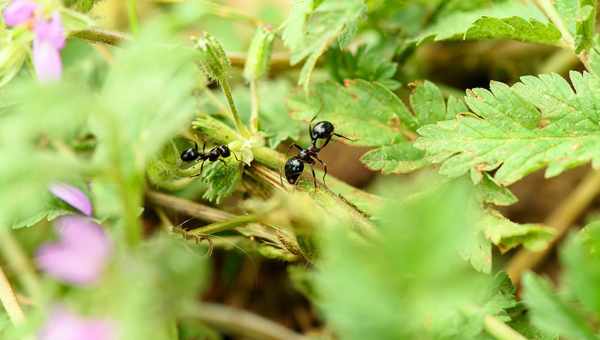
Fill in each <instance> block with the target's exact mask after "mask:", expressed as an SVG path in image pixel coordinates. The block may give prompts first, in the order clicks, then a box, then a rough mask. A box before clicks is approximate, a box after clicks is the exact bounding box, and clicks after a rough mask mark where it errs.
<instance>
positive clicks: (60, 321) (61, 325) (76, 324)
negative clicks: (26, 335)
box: [38, 306, 116, 340]
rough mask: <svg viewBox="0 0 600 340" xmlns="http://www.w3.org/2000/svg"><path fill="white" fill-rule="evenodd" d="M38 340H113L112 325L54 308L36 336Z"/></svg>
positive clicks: (59, 307) (62, 308) (104, 321)
mask: <svg viewBox="0 0 600 340" xmlns="http://www.w3.org/2000/svg"><path fill="white" fill-rule="evenodd" d="M38 339H39V340H113V339H116V337H115V331H114V327H113V325H112V324H111V323H110V322H108V321H106V320H99V319H87V318H83V317H81V316H79V315H77V314H74V313H72V312H70V311H68V310H67V309H65V308H64V307H61V306H58V307H55V308H54V310H53V311H52V314H51V315H50V318H49V319H48V320H47V321H46V324H45V326H44V327H43V328H42V330H41V331H40V333H39V334H38Z"/></svg>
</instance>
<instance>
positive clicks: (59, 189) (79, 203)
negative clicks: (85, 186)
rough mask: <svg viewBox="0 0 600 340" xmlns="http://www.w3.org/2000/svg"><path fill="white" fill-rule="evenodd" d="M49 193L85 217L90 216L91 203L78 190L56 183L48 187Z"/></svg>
mask: <svg viewBox="0 0 600 340" xmlns="http://www.w3.org/2000/svg"><path fill="white" fill-rule="evenodd" d="M50 192H51V193H52V194H53V195H54V196H56V197H58V198H60V199H61V200H63V201H65V202H67V203H68V204H69V205H70V206H72V207H73V208H76V209H77V210H79V211H81V212H82V213H84V214H86V215H87V216H91V215H92V202H90V200H89V199H88V197H87V196H86V195H85V194H84V193H83V191H81V190H79V189H78V188H76V187H74V186H72V185H68V184H64V183H57V184H53V185H51V186H50Z"/></svg>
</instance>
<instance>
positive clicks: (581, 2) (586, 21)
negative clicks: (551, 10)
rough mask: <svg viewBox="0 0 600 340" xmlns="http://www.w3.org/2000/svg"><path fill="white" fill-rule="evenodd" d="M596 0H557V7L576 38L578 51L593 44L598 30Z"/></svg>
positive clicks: (576, 49)
mask: <svg viewBox="0 0 600 340" xmlns="http://www.w3.org/2000/svg"><path fill="white" fill-rule="evenodd" d="M597 5H598V4H597V1H596V0H557V1H556V4H555V6H556V9H557V11H558V13H559V15H560V16H561V19H562V20H563V22H564V23H565V25H566V26H567V29H568V31H569V32H570V33H571V35H572V36H573V37H574V38H575V42H574V43H575V51H576V52H577V53H579V52H581V51H583V50H586V49H589V48H590V47H591V46H592V43H593V39H594V34H595V30H596V10H597Z"/></svg>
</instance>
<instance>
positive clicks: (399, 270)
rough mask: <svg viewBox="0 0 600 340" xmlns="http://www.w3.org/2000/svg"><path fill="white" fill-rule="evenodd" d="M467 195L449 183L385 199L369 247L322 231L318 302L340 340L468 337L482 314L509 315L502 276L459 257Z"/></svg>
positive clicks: (508, 292) (467, 227)
mask: <svg viewBox="0 0 600 340" xmlns="http://www.w3.org/2000/svg"><path fill="white" fill-rule="evenodd" d="M469 197H470V195H469V192H468V190H466V187H465V186H462V185H458V184H453V185H449V186H445V187H442V188H440V189H438V190H434V191H430V192H428V193H427V194H424V195H420V196H419V197H418V198H415V199H412V200H409V201H408V202H405V203H398V202H390V203H389V204H388V205H387V206H386V207H385V208H384V210H383V212H382V213H381V215H379V216H378V219H377V220H378V230H379V231H380V233H381V235H380V236H381V237H379V238H377V239H376V240H372V241H371V242H369V243H365V242H363V241H359V240H356V239H352V238H350V237H348V236H347V235H346V234H344V233H342V232H341V230H342V229H340V228H332V229H328V230H326V231H325V236H324V240H323V244H322V248H323V251H324V254H323V258H322V260H321V262H320V264H318V272H317V273H316V274H315V275H316V277H315V279H316V288H317V292H318V294H319V296H320V297H321V299H320V300H319V301H318V304H319V305H320V306H321V308H322V309H323V312H324V313H325V316H326V317H327V320H328V321H329V322H330V323H331V324H332V325H333V327H334V328H335V329H336V331H338V332H339V333H338V334H339V335H340V337H342V338H344V339H365V338H376V339H401V338H415V337H420V338H429V337H448V336H453V335H457V336H458V335H460V336H462V337H469V336H476V335H477V334H479V333H480V332H481V330H482V320H483V316H484V315H486V314H487V315H499V316H502V317H506V316H507V315H506V314H505V313H504V310H505V309H506V308H509V307H512V306H513V305H514V298H513V296H512V288H508V289H507V288H503V287H509V284H508V282H507V280H506V277H505V276H504V277H498V278H496V279H492V278H491V277H487V276H485V275H482V274H478V273H476V272H475V271H473V270H472V269H471V268H469V266H468V264H467V263H466V262H464V261H463V260H462V259H461V258H460V256H459V254H458V252H457V249H462V248H464V247H465V246H466V240H467V239H469V238H470V236H469V234H470V233H471V230H475V216H474V215H473V214H472V213H473V210H471V209H465V206H464V202H468V201H469V200H470V198H469ZM433 210H435V211H436V213H435V214H432V213H431V211H433ZM340 223H341V224H343V222H340ZM494 282H495V283H494ZM486 287H487V288H486ZM467 319H468V320H469V322H465V321H466V320H467Z"/></svg>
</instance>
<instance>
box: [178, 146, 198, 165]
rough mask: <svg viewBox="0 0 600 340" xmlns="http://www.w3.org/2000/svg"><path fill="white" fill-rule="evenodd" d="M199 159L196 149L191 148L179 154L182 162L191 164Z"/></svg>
mask: <svg viewBox="0 0 600 340" xmlns="http://www.w3.org/2000/svg"><path fill="white" fill-rule="evenodd" d="M199 157H200V153H199V152H198V148H197V146H196V147H192V148H187V149H185V150H183V152H182V153H181V160H182V161H184V162H192V161H195V160H196V159H198V158H199Z"/></svg>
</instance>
